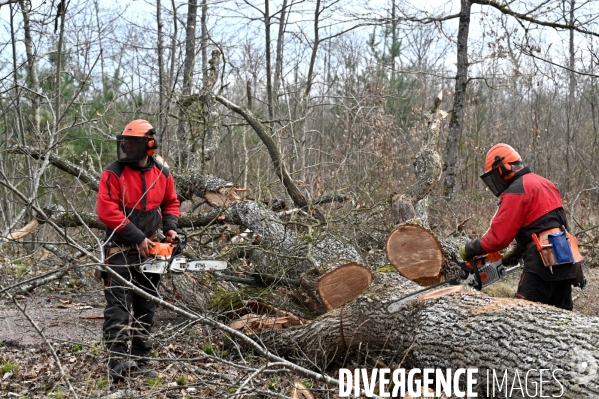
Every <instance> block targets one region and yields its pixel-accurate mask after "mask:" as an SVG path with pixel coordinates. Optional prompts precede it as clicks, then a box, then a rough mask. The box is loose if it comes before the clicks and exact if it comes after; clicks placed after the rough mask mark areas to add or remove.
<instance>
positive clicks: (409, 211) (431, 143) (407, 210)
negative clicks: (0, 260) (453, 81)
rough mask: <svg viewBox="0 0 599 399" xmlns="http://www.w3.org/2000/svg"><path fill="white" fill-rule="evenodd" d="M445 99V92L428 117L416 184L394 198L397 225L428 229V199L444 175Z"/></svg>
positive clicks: (418, 162) (437, 98) (415, 163)
mask: <svg viewBox="0 0 599 399" xmlns="http://www.w3.org/2000/svg"><path fill="white" fill-rule="evenodd" d="M442 100H443V92H440V93H439V94H438V95H437V97H436V98H435V100H434V102H433V106H432V108H431V110H430V111H429V113H428V115H427V117H428V131H426V132H425V136H424V140H423V146H422V148H421V149H420V151H419V152H418V154H417V155H416V160H415V161H414V171H415V173H416V179H417V180H416V183H415V184H413V185H412V186H411V187H410V188H409V189H408V191H407V192H406V193H404V194H401V195H394V196H393V197H392V198H391V203H392V207H393V210H394V211H395V217H396V222H397V223H405V222H408V221H409V220H413V219H417V220H418V221H419V223H420V224H422V225H423V226H425V227H428V207H427V205H428V204H427V201H426V199H427V197H428V194H429V193H430V192H431V190H432V189H433V188H434V187H435V186H436V185H437V181H439V178H440V177H441V173H442V172H443V162H442V160H441V156H440V155H439V153H438V152H437V146H438V143H439V135H440V132H441V123H442V121H443V119H444V118H445V116H446V113H445V112H444V111H442V110H440V109H439V107H440V106H441V101H442ZM417 204H420V206H417Z"/></svg>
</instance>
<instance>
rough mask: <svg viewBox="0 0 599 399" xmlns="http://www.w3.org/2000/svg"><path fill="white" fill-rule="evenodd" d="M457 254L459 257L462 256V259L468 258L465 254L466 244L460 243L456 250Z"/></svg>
mask: <svg viewBox="0 0 599 399" xmlns="http://www.w3.org/2000/svg"><path fill="white" fill-rule="evenodd" d="M458 255H460V258H462V260H468V255H467V254H466V245H462V246H461V247H460V249H459V250H458Z"/></svg>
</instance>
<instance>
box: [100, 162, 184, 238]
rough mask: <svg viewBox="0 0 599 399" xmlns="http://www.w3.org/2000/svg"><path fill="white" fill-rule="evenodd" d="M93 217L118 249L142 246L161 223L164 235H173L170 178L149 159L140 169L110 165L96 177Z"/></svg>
mask: <svg viewBox="0 0 599 399" xmlns="http://www.w3.org/2000/svg"><path fill="white" fill-rule="evenodd" d="M97 213H98V218H99V219H100V220H101V221H102V223H104V224H105V225H106V227H107V228H106V237H107V238H108V237H111V236H112V238H111V241H113V242H114V243H115V244H118V245H134V244H138V243H140V242H142V241H143V240H144V238H146V237H151V236H153V235H154V234H155V233H156V230H157V229H158V227H159V225H160V224H161V223H162V230H163V231H164V232H166V231H168V230H174V231H177V224H178V220H179V200H178V199H177V193H176V191H175V183H174V181H173V176H172V174H171V173H170V171H169V170H168V169H167V168H166V167H165V166H163V165H161V164H160V163H158V162H156V161H155V160H154V159H153V158H152V157H150V158H149V159H148V164H147V165H146V166H144V167H140V166H138V165H137V164H129V163H121V162H117V161H115V162H113V163H111V164H110V165H108V166H107V167H106V168H105V169H104V170H103V171H102V176H101V177H100V187H99V189H98V203H97ZM113 232H114V235H113Z"/></svg>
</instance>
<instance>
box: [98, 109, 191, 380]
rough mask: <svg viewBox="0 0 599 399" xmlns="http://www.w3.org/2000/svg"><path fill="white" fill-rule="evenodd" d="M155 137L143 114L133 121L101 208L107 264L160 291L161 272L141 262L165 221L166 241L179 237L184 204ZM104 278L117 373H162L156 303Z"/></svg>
mask: <svg viewBox="0 0 599 399" xmlns="http://www.w3.org/2000/svg"><path fill="white" fill-rule="evenodd" d="M155 136H156V133H155V131H154V128H153V127H152V125H151V124H150V123H149V122H148V121H146V120H143V119H138V120H134V121H132V122H131V123H129V124H128V125H127V126H126V127H125V129H124V130H123V132H122V133H121V134H119V135H118V136H117V160H116V161H115V162H113V163H111V164H110V165H108V166H107V167H106V168H105V169H104V170H103V172H102V176H101V177H100V186H99V189H98V202H97V213H98V218H99V219H100V220H101V221H102V222H103V223H104V224H105V225H106V245H105V250H106V252H105V255H106V263H107V264H108V265H109V266H110V267H111V269H112V270H113V271H114V272H116V273H118V274H119V275H120V276H121V277H123V278H124V279H126V280H127V281H129V282H131V283H132V284H133V285H135V286H136V287H138V288H141V289H142V290H144V291H145V292H147V293H150V294H152V295H154V296H157V292H158V284H159V282H160V274H152V273H144V272H142V270H141V269H140V268H139V266H140V265H141V264H142V263H143V261H144V260H145V259H147V258H148V257H149V255H150V254H149V248H150V247H152V246H154V241H153V238H155V237H156V231H157V229H158V227H159V225H160V224H162V231H163V233H164V236H165V241H166V242H170V243H175V242H176V241H177V240H178V235H177V227H178V226H177V225H178V219H179V205H180V204H179V200H178V199H177V193H176V191H175V185H174V181H173V176H172V174H171V173H170V171H169V170H168V169H167V168H166V167H165V166H164V165H162V164H160V163H158V162H157V161H156V160H155V159H154V158H153V155H154V153H155V151H156V148H157V145H156V139H155ZM102 278H103V280H104V295H105V298H106V308H105V309H104V325H103V328H102V331H103V339H104V342H105V344H106V347H107V349H108V350H109V351H110V375H111V377H112V378H113V379H114V380H119V379H121V378H123V377H124V376H126V375H128V374H129V373H137V374H141V375H144V376H145V377H151V378H155V377H157V373H156V372H155V371H154V370H152V369H151V368H149V366H148V355H149V353H150V350H151V348H152V344H151V341H150V340H149V336H150V332H151V327H152V324H153V323H154V315H155V312H156V304H155V303H153V302H151V301H148V300H146V299H145V298H143V297H141V296H140V295H137V294H135V293H133V292H132V291H131V290H130V289H128V288H126V287H123V286H122V285H121V284H120V283H119V282H118V281H116V280H114V279H112V278H111V275H110V274H107V273H103V276H102ZM130 316H133V323H132V325H131V328H130V327H129V319H130ZM129 340H131V345H130V347H128V342H129ZM129 355H133V356H134V357H133V358H131V357H130V356H129Z"/></svg>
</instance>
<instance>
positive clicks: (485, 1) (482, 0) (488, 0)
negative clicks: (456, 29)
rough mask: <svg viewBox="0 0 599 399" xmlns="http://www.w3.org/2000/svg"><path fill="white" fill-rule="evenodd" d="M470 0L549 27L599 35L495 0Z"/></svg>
mask: <svg viewBox="0 0 599 399" xmlns="http://www.w3.org/2000/svg"><path fill="white" fill-rule="evenodd" d="M470 1H472V4H480V5H486V6H490V7H493V8H495V9H497V10H499V11H500V12H501V13H503V14H505V15H509V16H512V17H514V18H517V19H520V20H523V21H527V22H531V23H533V24H536V25H540V26H547V27H549V28H554V29H564V30H574V31H576V32H579V33H583V34H585V35H591V36H596V37H599V33H597V32H593V31H589V30H586V29H582V28H579V27H578V26H576V25H573V24H560V23H558V22H549V21H541V20H539V19H536V18H534V17H531V16H530V15H529V14H528V13H524V14H523V13H519V12H516V11H514V10H512V9H510V8H509V7H507V6H505V5H503V4H500V3H497V2H495V1H493V0H470Z"/></svg>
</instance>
